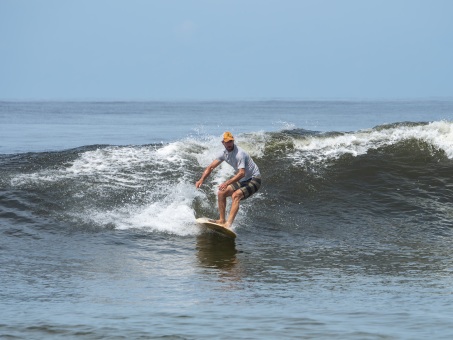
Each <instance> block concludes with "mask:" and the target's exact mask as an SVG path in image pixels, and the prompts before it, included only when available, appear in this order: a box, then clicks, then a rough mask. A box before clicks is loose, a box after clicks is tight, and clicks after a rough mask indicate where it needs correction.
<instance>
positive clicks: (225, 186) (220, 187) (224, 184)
mask: <svg viewBox="0 0 453 340" xmlns="http://www.w3.org/2000/svg"><path fill="white" fill-rule="evenodd" d="M226 188H228V184H227V183H226V182H225V183H222V184H220V185H219V190H220V191H224V190H225V189H226Z"/></svg>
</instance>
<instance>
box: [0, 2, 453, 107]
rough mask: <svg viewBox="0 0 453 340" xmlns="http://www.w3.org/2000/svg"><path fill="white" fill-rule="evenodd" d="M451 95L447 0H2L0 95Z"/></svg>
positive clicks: (452, 8)
mask: <svg viewBox="0 0 453 340" xmlns="http://www.w3.org/2000/svg"><path fill="white" fill-rule="evenodd" d="M452 96H453V1H451V0H406V1H403V0H204V1H203V0H71V1H69V0H28V1H27V0H0V100H30V99H31V100H34V99H43V100H173V99H176V100H187V99H189V100H198V99H200V100H206V99H413V98H418V99H420V98H442V97H449V98H451V97H452Z"/></svg>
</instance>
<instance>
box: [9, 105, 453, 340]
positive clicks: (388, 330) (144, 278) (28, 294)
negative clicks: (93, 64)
mask: <svg viewBox="0 0 453 340" xmlns="http://www.w3.org/2000/svg"><path fill="white" fill-rule="evenodd" d="M0 109H1V115H0V123H1V124H2V130H3V131H2V136H3V137H2V140H1V142H0V144H1V148H2V149H1V150H2V151H3V154H2V155H0V231H1V237H0V255H1V256H0V262H1V266H0V301H1V304H2V307H1V310H0V335H1V336H4V337H19V338H27V339H29V338H52V337H55V338H60V337H74V338H75V337H80V338H140V337H145V338H161V337H162V338H164V337H165V338H175V339H180V338H181V339H186V338H187V339H200V338H228V339H231V338H238V339H250V338H254V339H256V338H326V339H327V338H329V339H330V338H344V339H364V338H366V339H381V338H386V339H414V338H420V339H422V338H426V337H433V338H436V339H447V338H451V337H452V336H453V328H452V327H451V324H452V321H453V320H452V318H453V311H452V308H451V306H452V303H453V294H452V293H453V281H452V275H453V258H452V255H451V248H452V243H453V242H452V238H453V224H452V218H453V208H452V205H451V202H452V195H453V179H452V175H451V174H452V169H453V103H452V102H375V103H367V102H363V103H357V102H353V103H347V102H340V103H336V102H327V103H323V102H308V103H307V102H256V103H253V102H246V103H2V105H0ZM213 112H214V113H215V115H214V114H213ZM219 117H220V118H222V119H220V118H219ZM245 117H252V118H253V119H252V122H253V121H256V122H257V123H256V126H254V125H253V124H251V125H250V124H248V123H244V122H247V120H246V119H245ZM414 117H415V118H417V119H414ZM374 123H376V124H374ZM228 124H229V126H230V128H228V127H227V126H228ZM225 129H229V130H232V131H233V132H234V133H235V135H236V137H237V140H238V144H239V145H240V146H241V147H243V148H244V149H246V150H247V151H248V152H250V154H251V155H252V157H253V158H254V160H255V162H256V163H257V164H258V165H259V167H260V170H261V173H262V175H263V186H262V190H261V191H260V192H259V193H258V194H257V195H256V196H254V197H253V198H251V199H250V200H247V201H245V202H244V204H243V205H242V207H241V210H240V212H239V215H238V217H237V219H236V223H235V225H234V229H235V231H236V233H237V234H238V238H237V239H236V241H235V242H234V241H231V240H228V239H225V238H222V237H221V236H218V235H216V234H213V233H209V232H206V231H204V230H201V229H200V228H199V227H198V226H197V225H196V224H195V223H194V219H195V218H196V217H200V216H215V215H216V197H215V193H216V186H217V184H219V183H221V182H222V181H223V180H224V179H225V178H226V177H228V176H230V175H231V174H232V173H231V169H230V168H228V167H227V166H225V167H224V166H222V167H221V168H220V169H219V170H218V171H216V172H215V173H213V175H212V177H211V178H210V179H209V181H207V182H206V185H205V186H203V187H202V189H201V190H196V189H195V187H194V183H195V181H196V180H197V179H198V178H199V176H200V174H201V171H202V170H203V168H204V167H205V166H206V165H207V164H209V163H210V161H211V160H212V159H213V157H214V155H215V154H216V153H217V151H218V150H219V148H221V147H222V145H221V144H220V143H219V139H220V134H221V132H222V131H223V130H225ZM43 131H47V132H48V133H47V134H45V135H44V134H42V133H43ZM135 132H136V133H135Z"/></svg>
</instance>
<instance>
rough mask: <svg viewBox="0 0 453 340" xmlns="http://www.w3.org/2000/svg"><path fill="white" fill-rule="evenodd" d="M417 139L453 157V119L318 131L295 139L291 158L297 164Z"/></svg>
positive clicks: (353, 154) (356, 153)
mask: <svg viewBox="0 0 453 340" xmlns="http://www.w3.org/2000/svg"><path fill="white" fill-rule="evenodd" d="M409 139H417V140H420V141H423V142H426V143H428V144H430V145H432V146H433V147H434V148H436V149H439V150H443V151H444V152H445V154H446V155H447V157H448V158H450V159H452V158H453V123H451V122H445V121H439V122H432V123H429V124H427V125H415V126H404V125H399V126H395V127H389V128H381V129H369V130H362V131H358V132H353V133H345V134H341V135H336V136H325V135H315V136H310V137H306V138H303V139H295V140H294V148H295V151H294V153H292V154H291V155H289V156H290V158H293V159H294V162H295V163H296V164H303V163H305V162H306V161H310V162H322V161H325V160H330V159H338V158H339V157H341V156H342V155H345V154H350V155H352V156H358V155H363V154H365V153H367V152H368V150H370V149H376V148H380V147H384V146H389V145H393V144H396V143H398V142H401V141H404V140H409Z"/></svg>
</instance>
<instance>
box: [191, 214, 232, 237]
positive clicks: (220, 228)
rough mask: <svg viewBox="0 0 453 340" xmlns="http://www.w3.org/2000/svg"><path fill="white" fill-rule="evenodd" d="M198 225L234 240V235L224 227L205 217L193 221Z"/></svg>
mask: <svg viewBox="0 0 453 340" xmlns="http://www.w3.org/2000/svg"><path fill="white" fill-rule="evenodd" d="M195 221H196V222H197V223H198V224H201V225H203V226H205V227H206V228H209V229H211V230H214V231H216V232H218V233H219V234H222V235H223V236H226V237H229V238H236V233H235V232H234V231H233V230H231V229H229V228H225V227H224V226H222V225H220V224H217V223H215V222H214V221H213V220H211V219H210V218H207V217H200V218H197V219H196V220H195Z"/></svg>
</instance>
